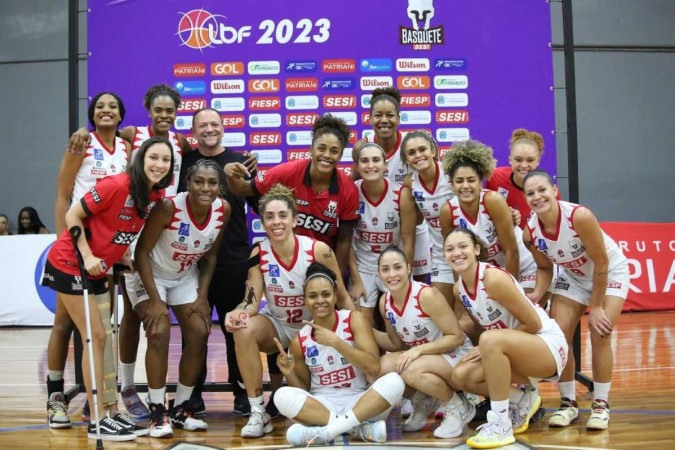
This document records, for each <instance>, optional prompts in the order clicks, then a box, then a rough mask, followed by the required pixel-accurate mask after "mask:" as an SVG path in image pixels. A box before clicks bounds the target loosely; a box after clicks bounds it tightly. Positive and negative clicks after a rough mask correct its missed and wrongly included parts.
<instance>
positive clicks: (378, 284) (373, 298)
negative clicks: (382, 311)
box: [359, 272, 387, 308]
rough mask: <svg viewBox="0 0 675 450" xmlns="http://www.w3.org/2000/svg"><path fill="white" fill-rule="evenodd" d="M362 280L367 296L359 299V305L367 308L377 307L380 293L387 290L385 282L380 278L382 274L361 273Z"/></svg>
mask: <svg viewBox="0 0 675 450" xmlns="http://www.w3.org/2000/svg"><path fill="white" fill-rule="evenodd" d="M359 276H360V277H361V282H362V283H363V288H364V289H365V290H366V298H361V299H360V300H359V306H363V307H365V308H375V307H377V300H378V299H379V298H380V293H383V292H387V288H385V287H384V283H382V280H381V279H380V276H379V275H377V274H375V275H374V274H371V273H361V272H359Z"/></svg>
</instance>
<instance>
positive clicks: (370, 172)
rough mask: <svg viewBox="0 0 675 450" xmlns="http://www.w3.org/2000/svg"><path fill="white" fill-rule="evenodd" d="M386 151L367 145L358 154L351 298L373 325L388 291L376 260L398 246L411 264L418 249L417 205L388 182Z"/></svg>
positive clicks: (395, 184)
mask: <svg viewBox="0 0 675 450" xmlns="http://www.w3.org/2000/svg"><path fill="white" fill-rule="evenodd" d="M386 168H387V166H386V161H385V155H384V150H383V149H382V147H380V146H379V145H377V144H373V143H366V144H364V145H363V146H361V148H359V150H358V152H356V169H357V170H358V171H359V174H360V176H361V178H360V179H359V180H357V181H356V187H357V188H358V190H359V214H360V218H359V221H358V223H357V224H356V229H355V232H354V240H353V243H352V252H351V255H350V261H349V273H350V279H351V285H350V286H349V294H350V295H351V297H352V299H353V300H354V303H355V304H358V305H359V306H360V310H361V312H363V313H364V314H365V315H366V316H367V317H368V318H369V319H370V320H371V321H372V319H373V311H374V309H375V306H377V299H378V298H379V296H380V293H382V292H385V287H384V285H383V284H382V281H381V280H380V277H379V275H378V274H377V258H378V256H379V255H380V252H382V250H384V249H385V248H386V247H387V246H389V245H392V244H393V245H397V246H398V247H399V248H401V249H402V250H403V252H404V253H405V254H406V257H407V258H408V262H409V263H411V264H412V261H413V253H414V247H415V242H414V240H415V217H416V216H415V204H414V203H413V200H412V195H410V190H409V189H407V188H406V187H404V186H403V185H401V184H397V183H394V182H392V181H391V180H388V179H387V178H386V177H385V176H384V174H385V170H386Z"/></svg>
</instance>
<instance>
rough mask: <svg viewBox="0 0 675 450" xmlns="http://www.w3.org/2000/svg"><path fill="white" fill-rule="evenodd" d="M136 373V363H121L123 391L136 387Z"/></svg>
mask: <svg viewBox="0 0 675 450" xmlns="http://www.w3.org/2000/svg"><path fill="white" fill-rule="evenodd" d="M134 372H136V361H134V362H132V363H130V364H125V363H123V362H122V361H120V377H121V381H122V390H125V389H126V388H128V387H132V386H134V384H135V383H134Z"/></svg>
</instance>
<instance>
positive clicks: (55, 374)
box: [47, 370, 63, 381]
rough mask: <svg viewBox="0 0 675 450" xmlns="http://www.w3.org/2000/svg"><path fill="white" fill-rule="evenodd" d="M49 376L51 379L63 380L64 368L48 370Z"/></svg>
mask: <svg viewBox="0 0 675 450" xmlns="http://www.w3.org/2000/svg"><path fill="white" fill-rule="evenodd" d="M47 376H48V377H49V381H61V380H63V370H48V371H47Z"/></svg>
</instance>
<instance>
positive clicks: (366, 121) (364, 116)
mask: <svg viewBox="0 0 675 450" xmlns="http://www.w3.org/2000/svg"><path fill="white" fill-rule="evenodd" d="M361 123H362V124H363V125H370V112H369V111H364V112H362V113H361Z"/></svg>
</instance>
